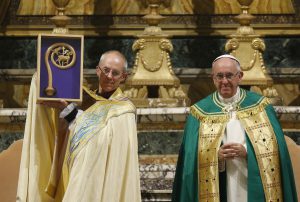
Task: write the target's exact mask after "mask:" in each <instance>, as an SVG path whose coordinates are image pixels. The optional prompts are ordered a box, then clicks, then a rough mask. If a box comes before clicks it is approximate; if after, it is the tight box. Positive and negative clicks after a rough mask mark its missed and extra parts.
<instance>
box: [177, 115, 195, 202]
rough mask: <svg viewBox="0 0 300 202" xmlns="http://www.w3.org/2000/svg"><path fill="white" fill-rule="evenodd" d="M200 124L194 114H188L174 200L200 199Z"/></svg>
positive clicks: (193, 201) (182, 201)
mask: <svg viewBox="0 0 300 202" xmlns="http://www.w3.org/2000/svg"><path fill="white" fill-rule="evenodd" d="M199 125H200V122H199V121H198V120H197V119H196V118H195V117H194V116H192V115H189V116H188V118H187V122H186V125H185V129H184V135H183V139H182V144H181V147H180V150H179V156H178V161H177V167H176V174H175V179H174V184H173V193H172V201H181V202H184V201H189V202H196V201H198V174H197V170H198V165H197V162H198V133H199Z"/></svg>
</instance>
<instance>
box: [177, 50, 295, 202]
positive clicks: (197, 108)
mask: <svg viewBox="0 0 300 202" xmlns="http://www.w3.org/2000/svg"><path fill="white" fill-rule="evenodd" d="M242 77H243V72H242V71H241V68H240V63H239V61H238V60H237V59H236V58H235V57H233V56H231V55H221V56H219V57H217V58H216V59H215V60H214V61H213V63H212V79H213V82H214V85H215V86H216V89H217V91H216V92H214V93H212V94H211V95H209V96H208V97H206V98H204V99H203V100H200V101H199V102H197V103H196V104H194V105H193V106H192V107H191V110H190V115H189V116H188V119H187V123H186V126H185V130H184V137H183V142H182V145H181V148H180V151H179V157H178V163H177V169H176V175H175V180H174V185H173V195H172V200H173V201H181V202H196V201H213V202H217V201H228V202H243V201H249V202H252V201H253V202H263V201H285V202H295V201H297V193H296V188H295V182H294V176H293V170H292V165H291V161H290V157H289V153H288V150H287V146H286V143H285V140H284V135H283V131H282V129H281V126H280V124H279V121H278V120H277V118H276V113H275V111H274V109H273V107H272V106H271V105H270V104H269V102H268V99H267V98H265V97H263V96H261V95H258V94H256V93H254V92H250V91H247V90H244V89H242V88H239V83H240V82H241V80H242Z"/></svg>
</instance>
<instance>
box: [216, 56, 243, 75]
mask: <svg viewBox="0 0 300 202" xmlns="http://www.w3.org/2000/svg"><path fill="white" fill-rule="evenodd" d="M237 71H239V64H238V62H237V61H236V60H234V59H232V58H228V57H224V58H219V59H218V60H215V61H214V62H213V64H212V73H213V74H217V73H236V72H237Z"/></svg>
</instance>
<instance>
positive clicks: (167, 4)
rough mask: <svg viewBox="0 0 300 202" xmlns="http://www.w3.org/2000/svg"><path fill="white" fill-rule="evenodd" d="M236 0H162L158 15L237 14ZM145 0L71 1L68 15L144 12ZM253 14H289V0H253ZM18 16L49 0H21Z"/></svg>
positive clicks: (42, 10)
mask: <svg viewBox="0 0 300 202" xmlns="http://www.w3.org/2000/svg"><path fill="white" fill-rule="evenodd" d="M240 11H241V10H240V6H239V4H238V2H237V1H236V0H230V1H229V0H166V1H163V7H162V9H161V13H162V14H180V15H186V14H238V13H240ZM147 12H148V10H147V1H146V0H71V1H70V3H69V5H68V6H67V14H69V15H110V14H113V15H138V14H143V15H144V14H146V13H147ZM250 12H251V13H254V14H292V13H294V12H295V9H294V5H293V3H292V0H254V2H253V3H252V5H251V9H250ZM17 14H18V15H54V14H55V7H54V5H53V3H52V0H44V1H41V0H21V2H20V5H19V7H18V12H17Z"/></svg>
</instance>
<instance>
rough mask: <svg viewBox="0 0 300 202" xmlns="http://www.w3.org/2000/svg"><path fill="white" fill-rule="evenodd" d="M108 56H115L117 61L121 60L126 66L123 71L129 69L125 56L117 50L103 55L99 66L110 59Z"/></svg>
mask: <svg viewBox="0 0 300 202" xmlns="http://www.w3.org/2000/svg"><path fill="white" fill-rule="evenodd" d="M108 56H113V57H114V58H117V59H120V60H121V61H122V62H123V64H124V69H123V71H126V70H127V67H128V63H127V60H126V58H125V56H124V55H123V54H122V53H120V52H119V51H117V50H110V51H107V52H105V53H103V54H102V55H101V57H100V60H99V65H100V64H101V63H102V62H103V61H104V60H105V59H106V58H107V57H108Z"/></svg>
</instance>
